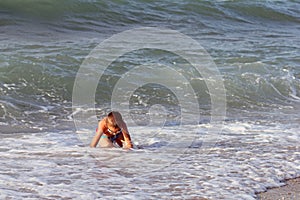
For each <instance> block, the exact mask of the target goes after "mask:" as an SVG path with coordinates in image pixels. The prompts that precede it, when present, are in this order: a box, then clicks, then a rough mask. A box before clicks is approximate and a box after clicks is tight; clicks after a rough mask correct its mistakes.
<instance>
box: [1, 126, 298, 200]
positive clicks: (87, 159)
mask: <svg viewBox="0 0 300 200" xmlns="http://www.w3.org/2000/svg"><path fill="white" fill-rule="evenodd" d="M208 129H209V124H207V125H205V124H203V125H199V126H183V127H177V128H176V127H164V128H155V127H130V132H131V135H132V138H133V140H134V143H135V146H136V147H137V148H136V149H134V150H122V149H100V148H89V147H87V146H86V145H83V143H84V142H82V141H81V137H78V134H85V133H78V134H76V133H71V132H61V133H36V134H24V135H22V134H18V135H14V136H11V135H10V136H9V137H7V136H6V137H4V136H2V139H1V142H0V144H1V149H0V151H1V158H0V164H1V171H0V188H1V196H0V197H1V198H2V199H4V198H8V197H14V198H29V197H30V198H36V199H40V198H61V199H62V198H72V199H80V198H84V199H96V198H101V199H111V198H114V199H141V198H146V199H157V198H160V199H170V198H172V199H184V198H188V199H191V198H198V197H206V198H209V199H255V193H256V192H260V191H264V190H265V189H266V188H268V187H276V186H282V185H283V183H282V182H281V181H282V180H284V179H287V178H293V177H296V176H300V167H299V166H300V159H299V158H300V153H299V143H298V142H299V139H300V138H299V128H297V127H281V126H280V125H268V126H267V125H255V124H251V123H246V122H230V123H229V122H227V123H226V124H225V125H224V129H223V132H222V133H221V134H218V135H217V137H216V138H214V139H213V140H215V143H213V144H212V145H211V146H206V147H205V148H204V147H202V146H201V145H202V142H203V141H202V140H203V139H202V135H203V134H204V133H207V130H208ZM86 134H87V133H86ZM91 134H94V130H91ZM215 136H216V135H215ZM213 140H211V141H213Z"/></svg>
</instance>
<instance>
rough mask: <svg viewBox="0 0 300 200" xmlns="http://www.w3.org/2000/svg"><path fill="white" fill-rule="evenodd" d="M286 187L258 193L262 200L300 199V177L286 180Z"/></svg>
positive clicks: (258, 197)
mask: <svg viewBox="0 0 300 200" xmlns="http://www.w3.org/2000/svg"><path fill="white" fill-rule="evenodd" d="M285 183H286V185H284V186H281V187H275V188H269V189H267V190H266V191H264V192H259V193H256V195H257V199H260V200H279V199H282V200H283V199H289V200H296V199H300V177H297V178H293V179H288V180H285Z"/></svg>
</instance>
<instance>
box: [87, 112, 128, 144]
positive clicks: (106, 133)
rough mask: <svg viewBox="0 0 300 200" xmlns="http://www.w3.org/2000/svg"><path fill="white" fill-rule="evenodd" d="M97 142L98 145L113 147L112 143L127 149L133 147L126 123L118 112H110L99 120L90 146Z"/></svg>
mask: <svg viewBox="0 0 300 200" xmlns="http://www.w3.org/2000/svg"><path fill="white" fill-rule="evenodd" d="M98 142H100V143H99V145H100V147H114V144H117V145H118V146H120V147H123V148H128V149H129V148H132V147H133V145H132V142H131V138H130V135H129V132H128V129H127V126H126V123H125V122H124V120H123V118H122V116H121V114H120V113H119V112H110V113H109V114H108V115H107V117H105V118H104V119H102V120H101V121H99V123H98V128H97V130H96V134H95V136H94V138H93V140H92V142H91V144H90V147H96V146H97V144H98Z"/></svg>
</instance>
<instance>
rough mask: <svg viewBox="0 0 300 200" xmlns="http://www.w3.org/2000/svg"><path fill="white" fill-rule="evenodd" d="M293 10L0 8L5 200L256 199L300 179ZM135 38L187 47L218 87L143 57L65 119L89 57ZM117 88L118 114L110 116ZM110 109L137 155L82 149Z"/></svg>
mask: <svg viewBox="0 0 300 200" xmlns="http://www.w3.org/2000/svg"><path fill="white" fill-rule="evenodd" d="M299 10H300V4H299V3H298V2H296V1H274V2H270V1H252V2H245V1H214V2H210V1H201V2H199V1H193V0H191V1H177V2H176V3H175V2H173V1H164V2H163V3H162V2H159V3H158V2H148V1H138V2H137V1H131V0H130V1H122V2H121V1H101V2H100V1H85V0H75V1H67V0H66V1H64V2H61V1H56V0H45V1H40V2H38V1H17V0H10V1H5V0H3V1H1V2H0V49H1V53H0V138H1V140H0V152H1V158H0V160H1V167H0V176H1V177H0V190H1V192H0V197H1V199H5V198H13V199H24V198H33V199H43V198H48V199H64V198H65V199H68V198H72V199H82V198H84V199H96V198H99V199H111V198H114V199H133V198H135V199H144V198H146V199H170V198H172V199H184V198H186V199H193V198H195V199H197V198H199V197H205V198H210V199H254V198H255V193H256V192H259V191H263V190H265V189H266V188H268V187H274V186H280V185H282V184H283V183H282V182H281V181H282V180H284V179H286V178H293V177H296V176H300V169H299V166H300V164H299V160H300V159H299V142H298V141H299V133H300V130H299V123H300V115H299V113H300V107H299V102H300V68H299V63H300V62H299V61H300V60H299V54H300V52H299V46H300V40H299V35H300V29H299V23H300V16H299V12H298V11H299ZM140 27H156V28H157V29H159V31H158V32H159V33H160V34H161V36H162V37H161V38H165V36H166V35H164V34H165V33H166V31H164V30H166V29H167V30H174V31H178V33H179V32H180V33H181V34H182V35H184V36H186V37H190V38H191V39H193V41H194V42H196V43H193V44H197V45H200V46H201V47H203V49H204V50H205V51H206V52H207V57H206V58H210V60H211V61H213V62H214V63H215V65H216V70H215V72H216V71H217V72H218V73H219V74H218V76H216V77H217V78H221V79H215V78H216V77H204V76H201V75H202V74H201V73H198V72H197V70H195V67H194V68H193V67H192V66H191V64H190V63H188V62H187V60H185V59H184V58H182V57H180V56H179V55H178V54H176V52H173V51H165V50H163V49H160V48H158V49H157V48H152V49H151V48H150V49H149V48H146V49H143V48H141V49H138V50H136V51H131V52H127V53H126V54H124V55H122V56H119V57H118V58H117V59H115V60H114V61H113V62H112V63H111V64H110V65H109V66H107V67H106V68H105V69H104V70H103V71H104V73H103V76H101V77H97V78H99V82H97V85H96V89H95V94H94V96H93V98H91V99H90V103H91V104H90V105H88V106H86V105H75V106H74V96H73V94H74V90H73V89H74V86H78V85H76V83H75V80H76V77H85V76H84V75H85V74H84V73H83V74H80V73H79V69H80V68H81V67H82V66H83V63H84V61H85V59H87V58H88V57H89V54H90V53H91V52H92V51H93V49H95V47H97V45H99V44H102V43H101V42H103V41H108V40H109V39H110V38H112V37H113V36H115V37H116V34H119V33H122V31H126V30H133V29H134V28H140ZM157 29H156V30H157ZM145 35H146V36H147V34H145ZM145 35H141V37H143V36H144V37H145ZM138 38H139V37H137V40H138ZM139 39H140V38H139ZM144 39H145V41H147V39H148V38H147V37H145V38H144ZM172 39H173V40H174V43H172ZM172 39H171V40H170V39H169V40H167V41H168V42H169V43H171V44H173V45H174V44H178V43H175V41H177V40H176V38H172ZM142 41H143V40H142ZM170 41H171V42H170ZM138 42H141V40H138ZM155 42H157V43H156V44H157V45H158V46H159V47H160V46H161V45H162V44H165V43H168V42H166V41H165V40H164V41H159V40H158V39H157V40H155ZM126 45H129V47H130V46H132V45H133V43H130V42H128V41H127V40H125V41H122V42H121V43H119V44H117V45H116V46H112V47H117V48H120V49H122V48H124V47H128V46H126ZM169 45H170V44H169ZM197 45H196V46H197ZM182 46H183V47H186V46H185V44H180V43H179V45H177V46H176V48H179V47H182ZM198 50H200V49H199V48H196V47H195V45H191V46H190V48H188V49H187V52H188V53H190V54H189V55H198V53H199V52H198ZM114 52H115V51H114V49H113V48H108V50H107V51H104V56H105V58H104V59H103V60H100V61H101V62H99V63H100V64H99V66H100V67H101V64H103V63H102V62H105V61H107V60H109V58H111V57H112V56H113V55H114ZM203 52H204V51H201V52H200V53H203ZM201 58H202V57H201ZM205 61H206V60H205V59H204V61H203V63H205ZM203 63H202V60H201V62H200V63H196V64H198V65H199V66H200V64H203ZM99 66H88V67H89V68H88V69H89V70H90V71H89V73H90V72H95V73H99V68H100V67H99ZM139 66H150V67H149V68H147V70H145V71H143V69H144V68H139V69H141V70H135V69H137V67H139ZM102 67H103V66H102ZM162 69H166V70H165V71H163V70H162ZM172 70H173V71H172ZM200 71H201V70H200ZM162 72H163V73H162ZM175 72H176V73H175ZM201 72H202V71H201ZM132 77H133V78H132ZM149 77H150V78H149ZM151 77H160V78H161V79H157V78H155V79H154V78H152V79H151ZM92 78H93V77H92ZM92 78H90V77H88V78H87V80H89V79H92ZM94 78H95V77H94ZM126 78H127V79H126ZM174 79H175V80H174ZM145 80H147V81H145ZM151 80H152V82H151ZM220 80H221V81H220ZM160 81H161V82H160ZM163 81H165V82H163ZM168 81H169V82H168ZM218 81H219V82H218ZM158 83H166V84H165V85H164V84H158ZM208 83H213V84H212V85H211V86H220V84H221V85H222V84H224V88H225V92H226V98H223V99H222V100H223V101H224V102H225V103H226V104H223V105H224V106H223V108H222V109H224V110H225V111H226V115H225V114H224V113H223V112H221V111H222V109H220V110H221V111H220V112H213V111H214V109H213V108H214V106H215V103H216V102H215V101H214V100H216V99H217V97H219V95H220V94H218V93H214V92H212V91H211V90H212V89H211V88H214V87H211V88H209V84H208ZM124 85H125V86H132V88H129V91H127V89H126V90H125V89H124V88H125V86H124ZM79 86H80V85H79ZM123 86H124V87H123ZM168 86H169V87H168ZM120 88H121V89H122V88H123V89H124V90H123V91H125V92H127V93H125V94H124V95H120V96H122V97H123V96H124V97H126V98H127V99H126V100H128V101H126V102H121V103H120V102H113V97H114V96H113V94H114V93H113V92H114V91H118V90H119V89H120ZM115 89H116V90H115ZM89 90H90V87H86V88H85V87H82V91H83V93H82V94H83V95H82V96H83V97H84V95H85V94H86V93H85V92H86V91H89ZM176 92H178V93H176ZM180 92H181V93H180ZM119 94H120V93H119ZM220 96H221V95H220ZM117 97H118V96H117ZM224 102H223V103H224ZM113 103H114V104H113ZM117 103H119V104H118V105H117V107H118V106H119V108H120V107H122V106H124V105H125V106H127V107H128V110H127V111H126V112H125V113H124V112H122V114H124V118H125V121H126V122H128V127H129V130H130V133H131V135H132V138H133V140H134V144H135V146H136V148H135V149H134V150H130V151H127V150H122V149H99V148H96V149H91V148H89V147H88V144H89V142H90V140H91V138H92V137H93V134H94V131H95V128H96V124H97V119H100V118H102V117H103V116H105V115H106V114H107V112H108V111H110V110H111V109H112V108H114V107H113V106H116V105H115V104H117ZM93 106H95V108H93ZM217 111H218V110H217ZM222 114H224V115H222ZM219 115H220V116H219ZM78 116H79V118H77V117H78ZM183 116H184V117H183ZM214 117H216V118H217V119H218V120H217V121H214V120H213V118H214ZM183 118H184V120H182V119H183ZM78 119H80V120H78ZM182 121H184V122H182ZM116 194H118V195H116Z"/></svg>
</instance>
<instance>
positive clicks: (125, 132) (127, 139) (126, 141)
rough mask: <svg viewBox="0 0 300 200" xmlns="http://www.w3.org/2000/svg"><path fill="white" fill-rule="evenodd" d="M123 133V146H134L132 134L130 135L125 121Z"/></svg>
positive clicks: (127, 147) (128, 147)
mask: <svg viewBox="0 0 300 200" xmlns="http://www.w3.org/2000/svg"><path fill="white" fill-rule="evenodd" d="M122 133H123V137H124V142H123V147H124V148H126V149H130V148H133V145H132V142H131V138H130V135H129V132H128V129H127V126H126V124H125V122H124V123H122Z"/></svg>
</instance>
